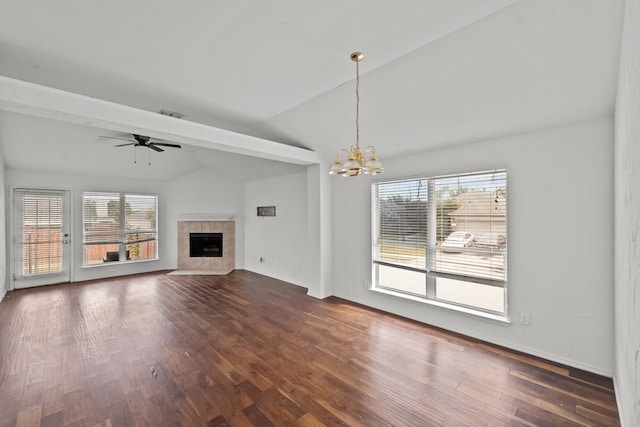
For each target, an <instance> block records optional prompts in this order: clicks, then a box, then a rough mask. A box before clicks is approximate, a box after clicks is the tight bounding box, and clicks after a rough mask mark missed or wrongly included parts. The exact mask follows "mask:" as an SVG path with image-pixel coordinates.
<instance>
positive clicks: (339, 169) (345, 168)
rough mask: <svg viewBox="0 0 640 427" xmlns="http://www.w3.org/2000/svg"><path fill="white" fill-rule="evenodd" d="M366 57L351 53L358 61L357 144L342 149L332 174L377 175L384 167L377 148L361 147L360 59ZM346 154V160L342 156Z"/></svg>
mask: <svg viewBox="0 0 640 427" xmlns="http://www.w3.org/2000/svg"><path fill="white" fill-rule="evenodd" d="M362 58H364V54H363V53H361V52H354V53H352V54H351V60H352V61H354V62H355V63H356V145H352V146H351V148H350V149H349V150H346V149H344V148H343V149H341V150H338V153H337V154H336V161H335V162H334V164H333V166H331V169H330V170H329V173H330V174H331V175H342V176H358V175H360V174H362V173H366V174H371V175H376V174H378V173H382V172H383V171H384V168H383V167H382V163H380V161H379V160H378V158H377V157H376V148H375V147H373V146H368V147H367V148H365V149H364V150H362V149H361V148H360V67H359V64H360V61H362ZM343 154H346V160H345V161H344V163H343V161H342V158H341V156H342V155H343Z"/></svg>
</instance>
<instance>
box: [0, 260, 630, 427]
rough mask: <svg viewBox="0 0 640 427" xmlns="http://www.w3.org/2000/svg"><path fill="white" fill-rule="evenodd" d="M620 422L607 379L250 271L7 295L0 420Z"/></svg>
mask: <svg viewBox="0 0 640 427" xmlns="http://www.w3.org/2000/svg"><path fill="white" fill-rule="evenodd" d="M13 425H17V426H39V425H41V426H105V427H106V426H113V427H116V426H260V427H266V426H309V427H310V426H313V427H315V426H336V425H351V426H368V427H369V426H376V427H377V426H574V425H575V426H587V425H589V426H591V425H594V426H616V425H619V421H618V413H617V409H616V403H615V397H614V393H613V388H612V384H611V380H610V379H607V378H602V377H599V376H597V375H593V374H589V373H586V372H583V371H578V370H575V369H572V368H567V367H563V366H560V365H558V364H554V363H550V362H546V361H543V360H540V359H537V358H533V357H529V356H526V355H523V354H520V353H514V352H511V351H508V350H505V349H503V348H499V347H495V346H492V345H488V344H486V343H482V342H480V341H477V340H473V339H469V338H465V337H463V336H460V335H456V334H451V333H448V332H445V331H442V330H440V329H436V328H432V327H429V326H426V325H423V324H420V323H417V322H413V321H410V320H407V319H404V318H400V317H397V316H392V315H389V314H385V313H382V312H379V311H376V310H372V309H369V308H366V307H362V306H358V305H354V304H351V303H349V302H346V301H343V300H341V299H338V298H329V299H327V300H323V301H320V300H317V299H314V298H311V297H307V296H306V290H305V289H303V288H300V287H297V286H293V285H290V284H287V283H284V282H281V281H278V280H274V279H270V278H267V277H264V276H260V275H257V274H254V273H250V272H247V271H235V272H233V273H232V274H230V275H229V276H167V275H165V274H164V273H154V274H145V275H137V276H129V277H124V278H116V279H108V280H100V281H93V282H85V283H77V284H67V285H57V286H49V287H43V288H36V289H30V290H20V291H14V292H9V293H8V294H7V296H6V298H5V299H4V300H3V301H2V302H1V303H0V426H2V427H4V426H13Z"/></svg>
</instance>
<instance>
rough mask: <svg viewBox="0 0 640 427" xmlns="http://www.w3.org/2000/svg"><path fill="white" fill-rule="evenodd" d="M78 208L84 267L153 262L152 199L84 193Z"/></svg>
mask: <svg viewBox="0 0 640 427" xmlns="http://www.w3.org/2000/svg"><path fill="white" fill-rule="evenodd" d="M82 204H83V244H84V246H85V248H84V249H85V250H84V253H85V256H84V263H85V265H90V264H100V263H103V262H113V261H122V260H124V258H121V257H120V255H121V254H122V255H125V256H126V259H127V260H140V259H153V258H156V256H157V248H156V243H157V238H158V230H157V204H158V197H157V196H156V195H148V194H126V193H108V192H85V193H83V195H82Z"/></svg>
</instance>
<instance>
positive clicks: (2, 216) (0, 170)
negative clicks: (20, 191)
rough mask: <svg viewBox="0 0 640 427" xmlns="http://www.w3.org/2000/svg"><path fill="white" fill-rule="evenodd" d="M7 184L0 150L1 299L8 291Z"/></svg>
mask: <svg viewBox="0 0 640 427" xmlns="http://www.w3.org/2000/svg"><path fill="white" fill-rule="evenodd" d="M5 188H6V185H5V178H4V156H3V155H2V152H0V299H2V297H4V294H5V293H6V292H7V280H8V277H7V252H6V251H7V245H8V244H9V242H8V241H7V233H6V228H5V227H6V225H7V224H6V220H7V217H6V209H5V206H6V196H5V194H6V190H5Z"/></svg>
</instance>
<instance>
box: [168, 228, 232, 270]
mask: <svg viewBox="0 0 640 427" xmlns="http://www.w3.org/2000/svg"><path fill="white" fill-rule="evenodd" d="M189 233H222V256H221V257H196V258H191V257H190V256H189ZM235 254H236V223H235V221H178V270H205V271H209V272H212V273H215V274H229V273H231V272H232V271H233V270H234V269H235V268H236V255H235Z"/></svg>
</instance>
